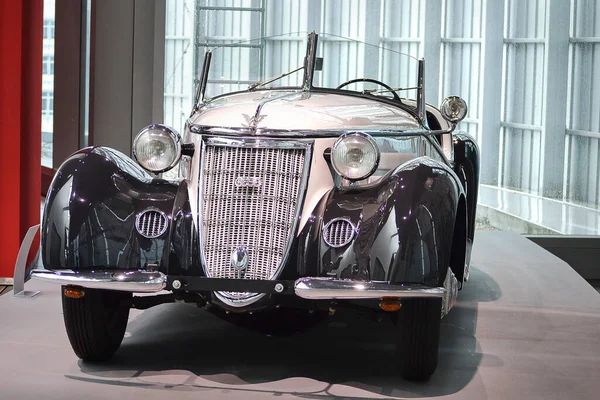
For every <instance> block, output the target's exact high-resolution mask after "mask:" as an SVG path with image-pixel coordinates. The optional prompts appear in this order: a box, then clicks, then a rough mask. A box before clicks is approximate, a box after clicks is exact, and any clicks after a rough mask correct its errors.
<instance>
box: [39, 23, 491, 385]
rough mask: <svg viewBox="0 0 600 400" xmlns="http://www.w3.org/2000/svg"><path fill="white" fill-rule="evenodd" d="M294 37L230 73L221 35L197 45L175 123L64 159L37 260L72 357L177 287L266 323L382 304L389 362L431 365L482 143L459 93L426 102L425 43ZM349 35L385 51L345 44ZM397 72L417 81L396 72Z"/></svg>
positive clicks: (172, 296) (117, 337) (107, 341)
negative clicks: (182, 119) (196, 69)
mask: <svg viewBox="0 0 600 400" xmlns="http://www.w3.org/2000/svg"><path fill="white" fill-rule="evenodd" d="M304 40H305V44H303V45H302V46H301V47H300V46H297V45H296V47H298V48H299V49H300V51H301V54H302V55H301V56H298V57H297V58H296V61H294V60H293V58H290V57H288V58H287V59H292V62H297V64H296V65H294V69H291V70H290V71H289V72H285V73H280V74H272V73H273V70H274V67H273V65H285V66H286V67H287V64H285V63H283V64H282V63H278V62H276V61H278V60H277V59H276V57H277V54H278V53H277V52H276V51H273V53H272V54H271V55H270V56H269V54H267V56H265V57H262V59H261V60H258V61H260V63H261V64H262V66H260V67H259V68H256V70H255V71H254V72H252V71H250V72H248V75H244V76H242V75H241V74H240V73H238V74H237V75H235V76H233V77H232V78H231V79H228V77H227V76H226V75H225V73H226V72H227V71H240V70H244V68H246V66H247V69H248V70H251V69H253V68H254V67H253V65H254V64H253V59H250V61H248V59H243V58H239V59H236V58H235V57H233V56H232V54H234V53H232V50H231V49H232V46H231V44H229V45H228V46H223V47H215V48H211V49H209V50H208V51H206V54H205V59H204V63H203V65H202V71H201V73H200V74H199V76H200V79H199V83H198V89H197V94H196V101H195V106H194V107H193V110H191V113H190V114H189V118H187V122H186V124H185V131H184V132H183V135H181V136H180V135H179V134H178V133H177V132H176V131H175V130H174V129H171V128H169V127H167V126H165V125H162V124H154V125H149V126H147V127H146V128H144V129H143V130H142V131H141V132H139V134H138V135H137V136H136V137H135V140H134V142H133V156H134V157H133V159H132V158H130V157H128V156H126V155H125V154H123V153H121V152H119V151H116V150H114V149H111V148H107V147H102V146H99V147H89V148H84V149H82V150H80V151H78V152H76V153H74V154H72V155H71V156H70V157H69V158H68V159H67V160H65V161H64V163H63V164H62V165H61V166H60V168H59V169H58V171H57V173H56V175H55V177H54V179H53V181H52V184H51V187H50V190H49V192H48V195H47V198H46V203H45V209H44V213H43V220H42V230H41V255H42V261H43V266H44V269H36V270H34V271H32V273H31V275H32V277H34V278H38V279H43V280H46V281H52V282H56V283H58V284H60V285H62V306H63V311H64V322H65V325H66V331H67V334H68V337H69V340H70V342H71V345H72V347H73V350H74V351H75V353H76V354H77V356H78V357H80V358H81V359H83V360H88V361H96V360H106V359H109V358H110V357H112V356H113V354H114V353H115V352H116V351H117V349H118V348H119V346H120V345H121V342H122V340H123V336H124V332H125V328H126V324H127V320H128V315H129V310H130V308H139V309H145V308H148V307H151V306H154V305H158V304H162V303H167V302H177V301H178V302H184V303H185V302H187V303H192V304H195V305H198V306H199V307H206V308H207V309H209V310H213V311H214V313H215V314H216V315H219V316H222V317H223V318H228V319H230V320H232V321H234V320H235V318H236V317H240V318H241V316H243V317H244V318H246V319H250V320H254V321H260V324H264V323H269V321H270V322H274V323H275V322H276V321H273V320H277V318H279V317H272V318H265V317H264V316H265V315H279V316H281V315H285V314H286V313H288V312H289V313H290V315H294V320H295V321H302V318H301V316H302V315H304V313H306V315H311V316H313V319H314V316H315V315H319V316H322V317H323V318H327V317H328V316H329V315H331V314H332V313H334V312H335V311H336V310H338V309H344V308H348V309H350V310H360V311H361V312H362V311H368V312H372V313H374V314H379V315H384V316H385V318H386V319H387V318H388V317H389V321H392V322H393V323H394V324H395V325H391V324H390V326H394V327H393V329H394V330H395V332H396V334H397V338H398V340H397V353H398V354H397V355H396V356H394V357H396V358H397V360H398V366H399V373H400V374H401V375H402V376H403V377H405V378H406V379H414V380H426V379H428V378H429V377H430V375H431V374H432V373H433V372H434V371H435V369H436V368H437V364H438V352H439V339H440V324H441V319H442V318H443V317H444V316H445V315H446V314H447V313H448V312H449V311H450V309H451V308H452V306H453V305H454V304H455V301H456V298H457V295H458V292H459V290H460V289H461V288H462V286H463V284H464V283H465V282H466V281H467V278H468V275H469V261H470V253H471V247H472V243H473V235H474V221H475V207H476V203H477V187H478V186H477V183H478V175H479V160H478V157H479V156H478V154H479V153H478V146H477V144H476V143H475V141H474V139H473V138H472V137H470V136H469V135H467V134H466V133H459V132H457V131H455V127H456V124H457V123H458V122H459V121H461V120H462V119H463V118H464V117H465V115H466V113H467V106H466V103H465V102H464V101H463V100H462V99H461V98H460V97H457V96H449V97H447V98H446V99H445V100H444V101H443V103H442V104H441V106H440V107H439V108H436V107H434V106H432V105H430V104H428V103H426V101H425V82H424V81H425V79H424V76H425V62H424V60H423V59H416V58H411V57H407V56H405V55H403V54H401V53H400V52H399V51H397V50H394V49H386V48H383V47H381V46H370V45H367V44H365V43H361V42H356V41H352V40H348V39H342V38H339V37H337V36H333V35H326V34H320V35H317V34H316V33H314V32H312V33H307V34H306V36H304ZM264 42H265V41H264V38H263V43H264ZM272 42H273V43H275V44H274V45H273V46H274V47H275V46H276V45H279V43H280V42H282V40H280V41H279V42H277V41H276V40H273V41H272ZM299 43H302V42H299ZM318 44H319V45H318ZM344 46H346V47H344ZM240 48H242V49H244V48H249V49H254V47H252V46H246V47H244V46H240ZM344 48H345V49H346V50H344V51H345V53H344V54H350V53H352V52H354V53H355V54H359V55H361V57H363V58H362V59H369V57H372V59H373V62H374V63H375V62H376V61H377V63H378V64H379V65H378V66H375V68H367V67H372V66H363V65H359V64H360V63H354V62H352V60H350V59H349V58H346V59H344V57H342V56H341V54H342V51H341V50H340V49H344ZM304 49H305V50H304ZM348 49H350V51H348ZM227 52H229V53H227ZM239 54H242V53H239ZM249 54H251V53H249ZM369 54H371V56H369ZM279 56H280V57H282V56H281V55H279ZM400 58H404V59H407V60H408V61H398V60H399V59H400ZM219 62H221V63H223V64H224V65H225V67H220V66H219V65H218V64H219ZM411 62H412V63H413V64H410V63H411ZM213 64H214V65H213ZM328 67H329V70H328ZM369 70H370V71H371V72H370V73H371V74H374V75H370V76H361V74H363V73H365V74H366V73H367V72H366V71H369ZM244 71H245V70H244ZM252 74H255V75H252ZM260 76H271V77H272V78H269V79H264V78H262V79H261V80H257V81H253V80H252V77H260ZM340 76H341V77H342V78H343V81H338V82H334V83H333V84H328V83H327V82H333V81H334V80H335V79H340V78H339V77H340ZM401 76H402V77H408V79H411V80H412V81H413V82H414V83H413V84H412V85H410V84H407V85H403V86H399V81H400V77H401ZM382 77H383V78H386V79H387V82H386V83H384V82H382V81H381V79H383V78H382ZM415 80H416V81H415ZM248 81H249V82H253V83H251V84H248ZM230 88H237V89H239V90H229V89H230ZM209 89H210V90H212V91H213V92H215V93H213V94H210V93H208V92H209ZM398 92H406V93H414V94H415V95H414V96H412V97H413V98H411V96H402V97H401V96H399V94H398ZM167 171H170V172H171V173H173V176H172V177H170V178H169V177H167V176H166V175H165V173H167ZM135 293H143V295H138V296H134V294H135ZM149 294H153V295H149ZM273 310H277V313H273V314H269V313H270V312H273ZM308 320H309V319H308V318H307V321H308ZM307 323H308V322H307ZM248 325H249V326H252V324H248ZM256 325H257V323H254V326H256Z"/></svg>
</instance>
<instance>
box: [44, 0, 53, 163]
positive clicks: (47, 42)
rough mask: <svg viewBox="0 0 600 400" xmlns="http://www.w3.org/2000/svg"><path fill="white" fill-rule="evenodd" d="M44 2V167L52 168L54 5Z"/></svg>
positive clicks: (49, 1) (50, 0)
mask: <svg viewBox="0 0 600 400" xmlns="http://www.w3.org/2000/svg"><path fill="white" fill-rule="evenodd" d="M54 1H55V0H44V41H43V52H44V53H43V65H42V160H41V161H42V165H43V166H44V167H48V168H52V131H53V127H52V124H53V122H54V121H53V116H54V7H55V4H54Z"/></svg>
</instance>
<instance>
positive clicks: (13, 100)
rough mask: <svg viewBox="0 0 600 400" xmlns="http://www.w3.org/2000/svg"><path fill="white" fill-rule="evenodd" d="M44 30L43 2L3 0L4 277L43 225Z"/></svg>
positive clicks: (0, 266) (0, 227)
mask: <svg viewBox="0 0 600 400" xmlns="http://www.w3.org/2000/svg"><path fill="white" fill-rule="evenodd" d="M42 29H43V1H42V0H31V1H28V2H27V3H26V6H23V3H22V2H20V1H14V0H0V38H1V39H0V121H3V126H4V131H3V132H1V133H0V149H1V150H2V154H1V156H0V171H2V179H1V180H0V187H1V192H0V221H2V224H0V246H1V248H2V251H1V252H0V278H7V277H12V274H13V268H14V265H15V260H16V257H17V253H18V251H19V246H20V243H21V240H22V238H23V236H24V234H25V232H26V231H27V228H28V227H29V226H31V225H35V224H37V223H38V222H39V214H40V179H41V170H40V158H41V147H40V146H41V76H42V75H41V74H42V71H41V68H42ZM36 174H37V175H36ZM34 207H35V209H34Z"/></svg>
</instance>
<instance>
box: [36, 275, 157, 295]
mask: <svg viewBox="0 0 600 400" xmlns="http://www.w3.org/2000/svg"><path fill="white" fill-rule="evenodd" d="M31 277H32V278H35V279H40V280H43V281H46V282H52V283H58V284H61V285H75V286H82V287H86V288H90V289H107V290H121V291H124V292H139V293H153V292H160V291H161V290H163V289H164V288H165V287H166V286H167V276H166V275H165V274H163V273H162V272H150V271H141V270H131V271H129V270H117V271H114V270H112V271H111V270H99V271H80V272H76V271H72V270H60V271H48V270H39V269H38V270H33V271H31Z"/></svg>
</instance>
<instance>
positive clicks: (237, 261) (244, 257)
mask: <svg viewBox="0 0 600 400" xmlns="http://www.w3.org/2000/svg"><path fill="white" fill-rule="evenodd" d="M248 261H249V259H248V251H246V247H245V246H239V247H237V248H236V249H235V250H234V251H233V252H232V253H231V267H232V268H233V269H234V270H236V272H237V274H238V278H240V279H241V278H242V276H243V275H244V272H245V271H246V267H248Z"/></svg>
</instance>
